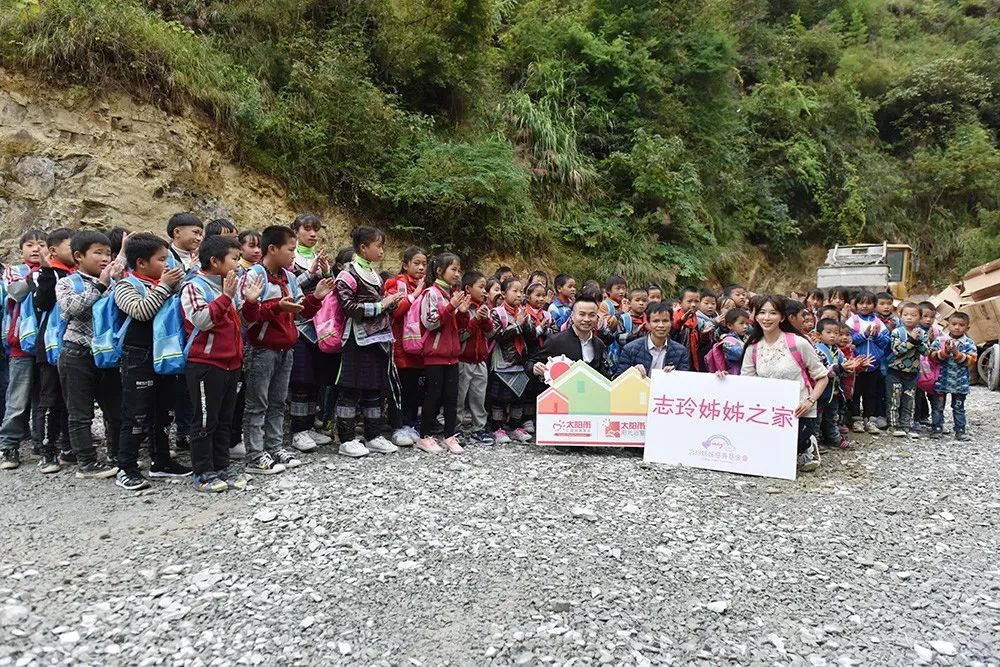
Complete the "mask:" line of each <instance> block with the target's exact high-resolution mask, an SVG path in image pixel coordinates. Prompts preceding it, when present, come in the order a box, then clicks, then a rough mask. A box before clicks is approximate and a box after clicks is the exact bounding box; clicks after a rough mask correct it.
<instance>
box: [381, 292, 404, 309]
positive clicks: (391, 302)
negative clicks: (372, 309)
mask: <svg viewBox="0 0 1000 667" xmlns="http://www.w3.org/2000/svg"><path fill="white" fill-rule="evenodd" d="M403 298H404V297H403V294H401V293H400V292H396V293H395V294H390V295H389V296H387V297H385V298H384V299H382V308H383V310H392V309H393V308H395V307H396V306H397V305H398V304H399V302H400V301H402V300H403Z"/></svg>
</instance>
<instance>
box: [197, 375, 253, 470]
mask: <svg viewBox="0 0 1000 667" xmlns="http://www.w3.org/2000/svg"><path fill="white" fill-rule="evenodd" d="M184 376H185V379H186V380H187V389H188V395H189V396H191V413H192V419H191V467H192V468H193V469H194V474H196V475H203V474H205V473H206V472H220V471H222V470H225V469H226V468H227V467H228V466H229V443H230V433H231V431H232V427H233V413H234V411H235V409H236V385H237V384H238V383H239V381H240V371H239V370H233V371H227V370H223V369H221V368H218V367H216V366H210V365H209V364H199V363H191V362H189V363H188V364H187V367H186V368H185V369H184Z"/></svg>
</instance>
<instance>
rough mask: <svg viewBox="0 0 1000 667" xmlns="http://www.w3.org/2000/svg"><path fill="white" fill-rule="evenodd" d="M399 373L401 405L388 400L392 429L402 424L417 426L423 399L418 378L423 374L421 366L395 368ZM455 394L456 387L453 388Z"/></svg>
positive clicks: (398, 427) (401, 426)
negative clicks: (398, 405)
mask: <svg viewBox="0 0 1000 667" xmlns="http://www.w3.org/2000/svg"><path fill="white" fill-rule="evenodd" d="M396 372H397V373H399V386H400V400H401V402H402V404H403V405H402V407H396V404H395V402H393V401H389V423H391V424H392V428H393V429H400V428H403V427H404V426H414V427H415V426H417V424H418V423H419V421H420V418H419V417H418V416H417V415H418V413H419V410H420V405H421V404H422V403H423V400H422V399H421V397H420V378H421V377H423V375H424V369H423V368H398V367H397V368H396ZM455 391H456V394H457V392H458V388H457V387H456V388H455Z"/></svg>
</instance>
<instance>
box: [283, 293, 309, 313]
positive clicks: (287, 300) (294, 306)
mask: <svg viewBox="0 0 1000 667" xmlns="http://www.w3.org/2000/svg"><path fill="white" fill-rule="evenodd" d="M304 307H305V306H303V305H302V304H301V303H295V299H293V298H292V297H290V296H286V297H282V298H281V301H279V302H278V310H280V311H281V312H283V313H292V314H293V315H298V314H299V313H301V312H302V309H303V308H304Z"/></svg>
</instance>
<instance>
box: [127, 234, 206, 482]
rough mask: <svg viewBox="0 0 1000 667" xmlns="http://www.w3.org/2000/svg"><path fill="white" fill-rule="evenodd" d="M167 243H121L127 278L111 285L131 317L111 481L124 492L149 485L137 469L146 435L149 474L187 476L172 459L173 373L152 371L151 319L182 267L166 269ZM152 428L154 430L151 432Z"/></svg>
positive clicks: (137, 239) (146, 238)
mask: <svg viewBox="0 0 1000 667" xmlns="http://www.w3.org/2000/svg"><path fill="white" fill-rule="evenodd" d="M168 248H169V246H168V244H167V242H166V241H164V240H163V239H161V238H160V237H158V236H156V235H155V234H151V233H149V232H143V233H141V234H133V235H132V236H130V237H129V239H128V243H126V245H125V257H126V263H127V264H128V277H127V278H125V279H123V280H120V281H118V282H117V283H116V284H115V291H114V299H115V305H116V306H118V310H119V311H121V318H122V320H124V319H125V318H127V317H131V318H132V322H131V324H129V326H128V329H126V331H125V338H124V345H123V347H122V361H121V376H122V391H123V393H124V395H125V396H127V397H128V400H125V401H123V402H122V419H121V435H120V436H119V439H118V475H117V477H116V478H115V484H117V485H118V486H120V487H121V488H123V489H125V490H127V491H137V490H139V489H145V488H148V487H149V482H148V481H146V479H145V478H144V477H143V476H142V475H141V474H140V473H139V445H140V444H142V441H143V440H144V439H145V438H146V436H149V458H150V461H151V463H150V466H149V476H150V477H153V478H174V477H186V476H187V475H190V474H191V469H190V468H188V467H186V466H182V465H180V464H179V463H176V462H174V460H173V459H171V458H170V440H169V438H168V436H167V429H168V428H169V427H170V410H171V408H173V406H174V400H175V395H176V392H177V389H176V386H175V384H176V383H175V379H174V377H173V376H172V375H160V374H158V373H156V372H155V371H154V370H153V319H154V318H155V317H156V314H157V313H158V312H160V309H161V308H163V307H164V305H165V304H166V303H167V300H168V299H169V298H170V297H171V295H172V294H173V293H174V292H175V291H176V290H177V289H178V287H179V285H180V283H181V279H182V278H183V277H184V271H183V270H182V269H181V267H180V266H174V268H172V269H168V268H167V250H168ZM150 428H151V429H152V430H150Z"/></svg>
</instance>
